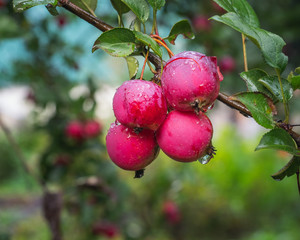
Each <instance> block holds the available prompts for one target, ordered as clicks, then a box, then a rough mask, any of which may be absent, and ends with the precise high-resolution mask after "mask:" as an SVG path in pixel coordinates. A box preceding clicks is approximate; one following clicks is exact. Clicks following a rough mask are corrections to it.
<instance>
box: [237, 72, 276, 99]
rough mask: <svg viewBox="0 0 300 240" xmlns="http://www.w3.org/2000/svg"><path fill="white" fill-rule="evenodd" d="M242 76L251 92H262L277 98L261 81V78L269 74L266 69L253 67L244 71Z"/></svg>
mask: <svg viewBox="0 0 300 240" xmlns="http://www.w3.org/2000/svg"><path fill="white" fill-rule="evenodd" d="M240 76H241V77H242V78H243V79H244V80H245V82H246V85H247V89H248V91H249V92H261V93H264V94H266V95H267V96H268V97H270V98H272V100H275V98H274V96H273V94H272V93H270V91H269V90H268V89H267V88H266V87H265V86H264V85H263V84H262V83H261V82H260V81H259V80H260V79H261V78H263V77H268V76H269V75H268V74H267V73H266V72H265V71H263V70H261V69H251V70H249V71H247V72H242V73H241V74H240ZM276 81H278V79H276Z"/></svg>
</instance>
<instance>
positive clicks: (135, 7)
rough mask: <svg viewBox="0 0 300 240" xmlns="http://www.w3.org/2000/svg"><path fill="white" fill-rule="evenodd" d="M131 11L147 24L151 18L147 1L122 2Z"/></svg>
mask: <svg viewBox="0 0 300 240" xmlns="http://www.w3.org/2000/svg"><path fill="white" fill-rule="evenodd" d="M122 2H123V3H125V4H126V5H127V7H129V8H130V10H131V11H132V12H133V13H134V14H135V15H136V16H137V17H138V18H139V19H140V20H141V22H143V23H145V22H146V21H147V19H148V18H149V14H150V8H149V5H148V3H147V1H146V0H138V1H136V0H122Z"/></svg>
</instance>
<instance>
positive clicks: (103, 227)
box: [92, 222, 119, 238]
mask: <svg viewBox="0 0 300 240" xmlns="http://www.w3.org/2000/svg"><path fill="white" fill-rule="evenodd" d="M92 231H93V234H94V235H102V236H105V237H107V238H114V237H116V236H117V235H118V234H119V229H118V227H117V226H116V225H114V224H112V223H108V222H98V223H96V224H94V226H93V229H92Z"/></svg>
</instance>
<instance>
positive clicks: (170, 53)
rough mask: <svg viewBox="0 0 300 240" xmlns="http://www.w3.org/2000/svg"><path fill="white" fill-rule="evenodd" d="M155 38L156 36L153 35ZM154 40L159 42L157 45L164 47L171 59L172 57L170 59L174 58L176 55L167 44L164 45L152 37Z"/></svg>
mask: <svg viewBox="0 0 300 240" xmlns="http://www.w3.org/2000/svg"><path fill="white" fill-rule="evenodd" d="M153 36H154V35H153ZM155 36H156V35H155ZM152 39H153V40H154V41H155V42H157V43H159V44H160V45H162V46H163V47H164V48H165V49H166V50H167V51H168V54H169V57H170V58H171V57H173V56H174V53H173V52H172V51H171V50H170V48H169V47H168V46H167V44H166V43H164V42H163V41H161V40H159V39H157V38H156V37H152ZM162 40H163V39H162Z"/></svg>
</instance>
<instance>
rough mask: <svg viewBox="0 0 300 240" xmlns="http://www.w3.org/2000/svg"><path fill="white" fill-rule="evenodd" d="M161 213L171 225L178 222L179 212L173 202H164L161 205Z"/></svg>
mask: <svg viewBox="0 0 300 240" xmlns="http://www.w3.org/2000/svg"><path fill="white" fill-rule="evenodd" d="M163 213H164V215H165V217H166V218H167V220H168V222H169V223H171V224H176V223H178V222H179V221H180V212H179V209H178V206H177V204H176V203H175V202H173V201H170V200H169V201H166V202H164V204H163Z"/></svg>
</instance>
